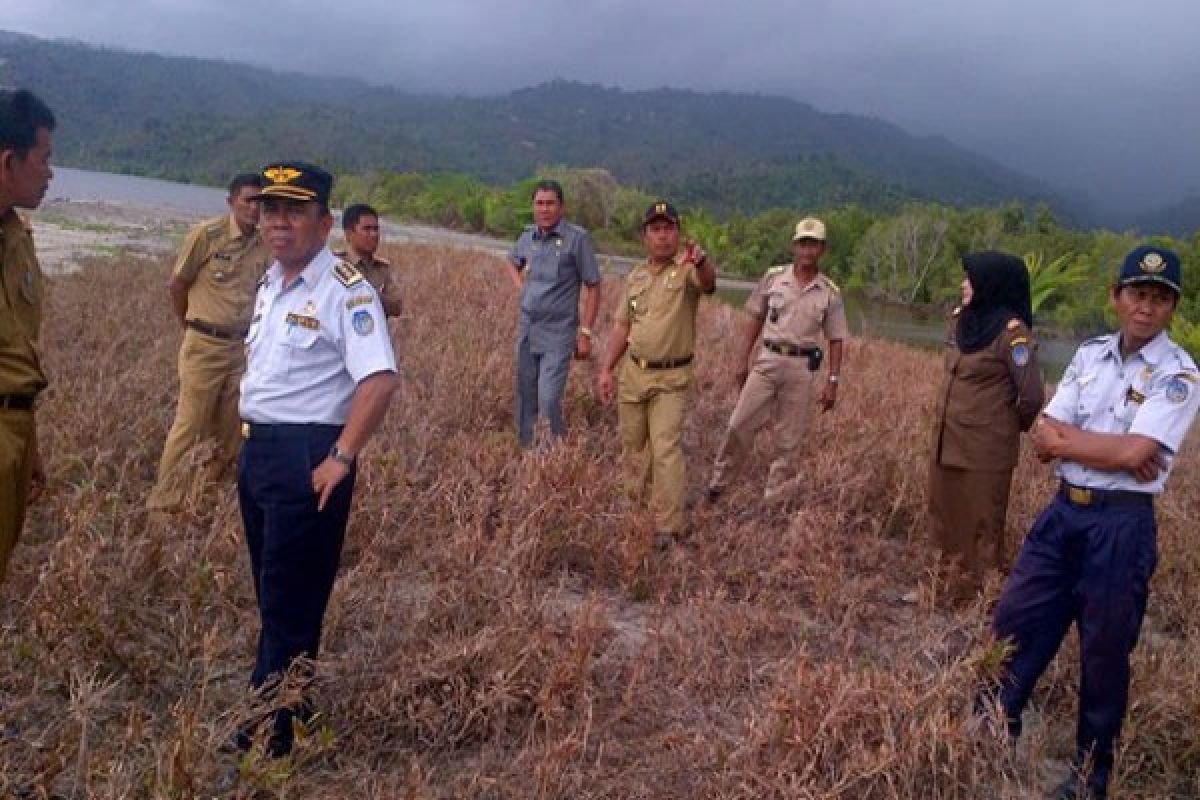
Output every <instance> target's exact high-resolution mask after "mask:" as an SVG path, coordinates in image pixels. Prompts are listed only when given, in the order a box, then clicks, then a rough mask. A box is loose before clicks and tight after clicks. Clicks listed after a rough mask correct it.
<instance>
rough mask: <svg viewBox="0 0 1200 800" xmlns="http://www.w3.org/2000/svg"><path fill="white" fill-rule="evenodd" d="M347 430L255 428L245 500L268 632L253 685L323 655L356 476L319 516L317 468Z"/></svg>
mask: <svg viewBox="0 0 1200 800" xmlns="http://www.w3.org/2000/svg"><path fill="white" fill-rule="evenodd" d="M340 433H341V427H340V426H336V425H275V426H261V425H259V426H255V427H254V428H253V434H252V435H251V437H250V438H249V439H248V440H246V441H245V442H244V443H243V447H242V452H241V456H240V457H239V462H238V499H239V501H240V503H241V509H242V522H243V524H244V525H245V528H246V544H247V545H248V546H249V549H250V567H251V570H252V571H253V573H254V592H255V595H256V596H257V598H258V612H259V617H260V619H261V622H262V630H261V632H260V633H259V637H258V655H257V658H256V660H255V663H254V672H253V674H252V675H251V678H250V684H251V686H253V687H255V688H259V687H261V686H263V685H264V684H265V683H267V682H268V681H269V680H273V679H276V678H278V676H279V675H280V674H281V673H283V672H285V671H286V670H287V668H288V667H289V666H290V665H291V663H292V661H293V660H294V659H296V658H297V657H300V656H304V657H307V658H316V657H317V651H318V647H319V645H320V641H321V622H322V620H323V618H324V616H325V607H326V606H327V605H328V603H329V593H330V592H331V591H332V590H333V580H334V577H335V576H336V575H337V569H338V562H339V560H340V558H341V554H342V541H343V540H344V539H345V535H346V522H347V520H348V519H349V517H350V500H351V497H352V495H353V493H354V478H355V471H354V469H353V468H352V469H351V471H350V474H349V475H347V476H346V478H345V479H343V480H342V482H341V483H340V484H338V486H337V488H335V489H334V490H333V493H332V495H331V496H330V498H329V501H328V502H327V503H326V505H325V509H324V510H323V511H321V512H318V511H317V495H316V494H315V493H314V492H313V488H312V471H313V469H315V468H316V467H317V465H318V464H320V463H321V462H322V461H324V460H325V457H326V456H327V455H328V454H329V449H330V447H332V446H333V443H334V441H336V440H337V437H338V435H339V434H340Z"/></svg>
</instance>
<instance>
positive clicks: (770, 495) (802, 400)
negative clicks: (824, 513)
mask: <svg viewBox="0 0 1200 800" xmlns="http://www.w3.org/2000/svg"><path fill="white" fill-rule="evenodd" d="M824 253H825V224H824V223H823V222H821V220H819V219H815V218H813V217H806V218H805V219H802V220H800V222H799V223H797V224H796V232H795V234H794V235H793V236H792V254H793V256H794V258H795V260H794V263H793V264H791V265H790V266H781V267H772V268H771V269H769V270H767V274H766V275H764V276H763V278H762V280H761V281H759V284H758V286H757V287H755V289H754V292H753V293H752V294H751V295H750V299H749V300H747V301H746V310H747V311H749V312H750V319H749V320H748V321H747V324H745V325H744V326H743V341H744V343H745V345H744V355H743V356H742V360H741V362H740V363H741V365H742V366H741V367H739V369H738V371H737V373H736V377H737V382H738V385H739V386H740V387H741V394H740V395H739V396H738V401H737V405H736V406H734V409H733V416H731V417H730V419H729V427H728V429H727V430H726V431H725V438H724V440H723V441H722V442H721V448H720V450H719V451H718V452H717V460H716V464H714V466H713V474H712V480H711V481H710V482H709V485H708V498H709V500H710V501H711V500H716V499H717V498H718V497H719V496H720V495H721V493H722V492H723V491H724V490H725V488H726V487H727V486H728V483H729V481H730V480H731V479H732V478H733V477H734V475H736V474H737V471H738V469H739V468H740V467H741V465H742V462H743V461H744V460H745V458H746V454H747V453H748V452H749V451H750V449H751V448H752V447H753V446H754V436H755V434H756V433H757V432H758V430H759V429H760V428H761V427H762V426H763V425H764V424H766V423H767V422H768V421H772V422H773V423H774V424H773V431H772V433H773V435H772V442H773V444H774V454H773V456H772V458H771V468H770V472H769V474H768V475H767V485H766V489H765V492H764V494H765V497H766V499H767V500H774V499H777V498H780V497H782V496H784V495H785V494H786V492H787V491H788V490H789V489H790V488H792V483H791V482H792V481H793V480H794V479H795V477H796V472H797V463H796V462H797V459H798V457H799V455H800V453H801V451H802V450H803V440H804V434H805V431H806V429H807V427H808V416H809V408H810V406H811V405H812V393H813V389H814V384H815V383H816V380H817V378H816V376H817V370H818V369H819V368H820V366H821V362H822V361H823V360H824V353H823V352H822V351H821V348H820V336H821V334H824V336H825V338H826V339H828V340H829V378H828V380H827V381H826V382H825V384H824V386H823V387H821V389H820V395H819V399H818V401H817V402H818V404H819V405H820V406H821V409H822V410H824V411H828V410H829V409H831V408H833V404H834V403H835V402H837V386H838V377H839V375H840V373H841V369H842V340H844V339H845V338H846V337H847V336H848V335H849V333H850V332H849V329H848V328H847V326H846V311H845V308H844V307H843V305H842V295H841V292H840V291H839V290H838V287H837V286H836V285H835V284H834V282H833V281H831V280H829V278H827V277H825V276H824V275H822V274H821V272H820V261H821V256H822V255H823V254H824ZM760 334H761V335H762V345H761V346H758V338H759V335H760Z"/></svg>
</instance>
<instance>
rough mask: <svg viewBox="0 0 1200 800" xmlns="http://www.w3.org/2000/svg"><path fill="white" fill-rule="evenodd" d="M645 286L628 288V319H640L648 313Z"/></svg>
mask: <svg viewBox="0 0 1200 800" xmlns="http://www.w3.org/2000/svg"><path fill="white" fill-rule="evenodd" d="M647 288H649V287H647V286H644V285H642V286H631V287H629V297H628V299H627V300H626V302H627V303H628V305H629V318H630V319H640V318H641V317H644V316H646V312H647V311H649V310H650V309H649V305H650V304H649V300H648V299H647V292H646V289H647Z"/></svg>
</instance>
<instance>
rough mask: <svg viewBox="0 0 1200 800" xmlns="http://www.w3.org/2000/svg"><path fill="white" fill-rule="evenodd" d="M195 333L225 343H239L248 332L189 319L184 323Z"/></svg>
mask: <svg viewBox="0 0 1200 800" xmlns="http://www.w3.org/2000/svg"><path fill="white" fill-rule="evenodd" d="M184 324H185V325H187V326H188V327H189V328H191V329H192V330H194V331H196V332H197V333H203V334H204V335H205V336H212V337H213V338H214V339H224V340H225V341H227V342H240V341H241V340H242V339H245V338H246V334H247V333H248V332H249V331H247V330H245V329H242V328H225V327H222V326H220V325H210V324H209V323H207V322H204V321H203V320H199V319H189V320H188V321H187V322H185V323H184Z"/></svg>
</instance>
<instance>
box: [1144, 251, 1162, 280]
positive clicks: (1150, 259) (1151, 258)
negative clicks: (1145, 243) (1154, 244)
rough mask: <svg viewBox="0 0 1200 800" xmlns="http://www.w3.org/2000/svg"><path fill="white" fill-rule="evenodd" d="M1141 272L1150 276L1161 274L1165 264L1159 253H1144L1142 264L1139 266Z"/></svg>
mask: <svg viewBox="0 0 1200 800" xmlns="http://www.w3.org/2000/svg"><path fill="white" fill-rule="evenodd" d="M1139 266H1141V268H1142V271H1143V272H1149V273H1151V274H1152V275H1153V274H1157V273H1159V272H1162V271H1163V269H1164V268H1165V267H1166V266H1167V262H1166V261H1165V260H1164V259H1163V257H1162V254H1161V253H1154V252H1150V253H1146V255H1144V256H1142V263H1141V264H1140V265H1139Z"/></svg>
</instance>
